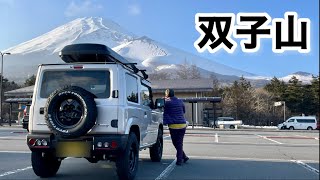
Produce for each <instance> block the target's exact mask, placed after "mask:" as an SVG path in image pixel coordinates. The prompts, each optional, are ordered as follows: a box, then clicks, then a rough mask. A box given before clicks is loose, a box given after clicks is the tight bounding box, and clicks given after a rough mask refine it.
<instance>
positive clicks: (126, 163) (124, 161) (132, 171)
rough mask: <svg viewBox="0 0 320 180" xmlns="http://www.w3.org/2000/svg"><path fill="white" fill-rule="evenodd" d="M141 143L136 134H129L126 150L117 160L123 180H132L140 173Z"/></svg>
mask: <svg viewBox="0 0 320 180" xmlns="http://www.w3.org/2000/svg"><path fill="white" fill-rule="evenodd" d="M138 161H139V142H138V140H137V136H136V135H135V134H134V133H132V132H131V133H130V134H129V138H128V142H127V145H126V149H125V150H124V151H123V152H121V153H120V154H119V157H118V158H117V160H116V167H117V174H118V177H119V179H121V180H132V179H134V177H135V176H136V174H137V171H138Z"/></svg>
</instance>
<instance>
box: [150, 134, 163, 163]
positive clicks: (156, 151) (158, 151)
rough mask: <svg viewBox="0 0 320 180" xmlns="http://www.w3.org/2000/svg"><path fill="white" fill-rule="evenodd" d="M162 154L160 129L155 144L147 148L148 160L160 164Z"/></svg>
mask: <svg viewBox="0 0 320 180" xmlns="http://www.w3.org/2000/svg"><path fill="white" fill-rule="evenodd" d="M162 152H163V132H162V129H159V130H158V138H157V142H156V143H155V144H154V145H153V146H152V147H150V148H149V153H150V159H151V161H153V162H160V161H161V159H162Z"/></svg>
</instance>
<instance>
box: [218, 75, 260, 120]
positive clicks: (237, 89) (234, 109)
mask: <svg viewBox="0 0 320 180" xmlns="http://www.w3.org/2000/svg"><path fill="white" fill-rule="evenodd" d="M253 94H254V89H253V88H252V86H251V84H250V82H249V81H247V80H246V79H244V78H243V77H241V78H240V80H239V82H238V81H234V83H233V85H232V86H231V87H226V88H225V89H224V94H223V108H224V114H225V115H228V116H233V117H234V118H236V119H242V120H243V121H244V123H248V124H253V123H255V122H252V121H250V120H251V119H252V118H251V116H252V112H253V107H254V95H253Z"/></svg>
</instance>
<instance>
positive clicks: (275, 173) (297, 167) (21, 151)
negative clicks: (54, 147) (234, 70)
mask: <svg viewBox="0 0 320 180" xmlns="http://www.w3.org/2000/svg"><path fill="white" fill-rule="evenodd" d="M26 134H27V131H25V130H24V129H22V128H21V129H20V127H1V128H0V179H40V178H39V177H37V176H36V175H35V174H34V173H33V170H32V167H31V163H30V155H31V154H30V151H29V149H28V147H27V145H26V143H25V136H26ZM164 136H165V140H164V153H163V160H162V161H161V162H158V163H154V162H151V160H150V158H149V151H148V150H143V151H140V160H139V170H138V173H137V176H136V179H152V180H155V179H157V180H158V179H181V180H183V179H197V180H198V179H199V180H207V179H297V180H300V179H319V131H279V130H268V131H261V130H218V129H205V128H195V129H188V130H187V134H186V136H185V139H184V150H185V152H186V153H187V155H188V156H189V157H190V160H189V161H188V163H186V164H183V166H176V165H175V149H174V147H173V146H172V143H171V139H170V136H169V134H168V132H167V131H165V135H164ZM50 179H91V180H95V179H117V176H116V171H115V165H114V163H113V162H107V161H101V162H98V163H96V164H92V163H89V162H88V161H87V160H86V159H81V158H80V159H79V158H68V159H66V160H63V162H62V165H61V167H60V169H59V171H58V174H57V176H56V177H53V178H50Z"/></svg>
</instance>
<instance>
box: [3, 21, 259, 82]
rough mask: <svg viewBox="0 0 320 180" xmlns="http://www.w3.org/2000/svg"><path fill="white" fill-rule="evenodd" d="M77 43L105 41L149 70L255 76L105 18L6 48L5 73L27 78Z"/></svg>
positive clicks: (72, 24)
mask: <svg viewBox="0 0 320 180" xmlns="http://www.w3.org/2000/svg"><path fill="white" fill-rule="evenodd" d="M76 43H100V44H105V45H107V46H109V47H111V48H113V49H114V50H115V51H117V52H118V53H119V54H121V55H123V56H124V57H126V58H128V60H129V61H132V62H137V63H138V65H139V66H143V67H144V68H146V69H147V70H149V71H154V70H156V71H174V70H176V68H177V65H178V64H184V63H188V64H194V65H196V66H197V67H199V68H200V70H202V71H204V72H214V73H216V74H221V75H228V76H242V75H243V76H246V77H251V76H254V74H251V73H248V72H245V71H242V70H239V69H235V68H232V67H229V66H226V65H223V64H220V63H217V62H214V61H212V60H209V59H205V58H202V57H199V56H196V55H193V54H191V53H188V52H185V51H182V50H180V49H177V48H174V47H171V46H168V45H165V44H162V43H160V42H157V41H155V40H152V39H150V38H148V37H145V36H143V37H137V36H136V35H134V34H133V33H130V32H129V31H127V30H125V29H124V28H122V27H121V26H120V25H118V24H117V23H115V22H113V21H111V20H108V19H102V18H79V19H76V20H74V21H71V22H69V23H67V24H64V25H62V26H60V27H58V28H56V29H53V30H52V31H50V32H48V33H45V34H43V35H41V36H39V37H37V38H34V39H31V40H29V41H27V42H24V43H21V44H19V45H17V46H14V47H11V48H9V49H6V50H4V51H2V52H10V53H11V54H12V55H10V56H6V57H5V60H4V76H5V77H7V78H8V79H10V80H15V81H21V80H22V81H24V80H25V79H26V78H27V77H28V76H30V75H32V74H35V73H36V70H37V65H38V64H47V63H63V61H62V60H61V59H60V58H59V56H58V53H59V51H60V50H61V49H62V48H63V47H64V46H66V45H69V44H76Z"/></svg>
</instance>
